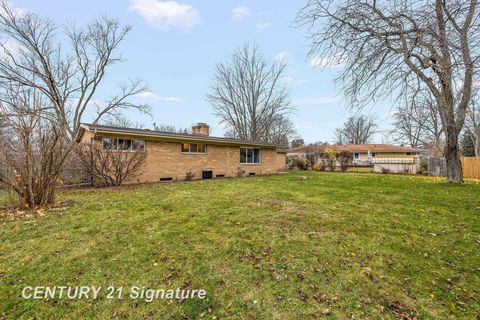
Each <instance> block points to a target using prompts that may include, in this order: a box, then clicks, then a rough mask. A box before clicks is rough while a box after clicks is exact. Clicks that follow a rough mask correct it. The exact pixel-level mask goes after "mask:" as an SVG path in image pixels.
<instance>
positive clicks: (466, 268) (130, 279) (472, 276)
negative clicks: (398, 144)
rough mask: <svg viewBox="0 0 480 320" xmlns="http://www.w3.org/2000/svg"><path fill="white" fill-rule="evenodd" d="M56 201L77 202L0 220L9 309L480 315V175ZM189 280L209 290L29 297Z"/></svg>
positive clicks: (347, 178)
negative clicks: (173, 296) (458, 180)
mask: <svg viewBox="0 0 480 320" xmlns="http://www.w3.org/2000/svg"><path fill="white" fill-rule="evenodd" d="M305 177H306V178H305ZM59 198H60V199H62V200H67V201H69V202H68V203H69V205H68V207H65V208H57V209H55V210H51V211H48V212H46V215H43V214H40V215H39V214H32V213H29V214H27V215H26V216H23V217H21V218H16V219H11V218H9V217H3V218H2V219H1V220H0V224H1V225H0V318H3V317H5V318H11V319H19V318H23V319H30V318H35V319H60V318H69V319H81V318H84V319H88V318H105V319H107V318H112V317H115V318H117V319H179V318H180V319H181V318H183V319H187V318H188V319H213V318H214V317H216V318H217V319H318V318H319V317H326V318H332V319H346V318H350V317H353V318H355V319H397V318H398V317H401V316H402V315H403V316H410V317H413V316H416V317H417V318H418V319H449V318H450V319H475V317H477V316H478V315H480V304H479V301H480V185H479V184H475V183H467V184H465V185H450V184H446V183H444V182H443V179H432V178H424V177H409V176H396V175H374V174H364V173H363V174H355V173H347V174H341V173H325V172H321V173H320V172H308V173H304V172H300V173H290V174H282V175H278V176H271V177H255V178H244V179H225V180H214V181H198V182H191V183H167V184H158V185H148V186H139V187H133V188H128V189H85V190H70V191H64V192H62V193H61V194H60V195H59ZM182 284H186V285H189V287H190V288H196V289H199V288H203V289H205V290H206V291H207V298H206V299H205V300H198V299H195V300H185V301H183V302H181V303H179V302H178V301H168V300H155V301H154V302H151V303H147V302H144V301H134V300H130V299H124V300H106V299H105V295H103V296H102V295H101V296H100V299H97V300H78V301H69V300H61V299H57V300H54V301H45V300H39V301H33V300H24V299H22V298H21V297H20V294H21V290H22V288H23V287H24V286H26V285H30V286H47V285H49V286H53V285H95V286H103V287H107V286H110V285H114V286H117V287H118V286H124V287H129V286H132V285H138V286H146V287H149V288H165V289H168V288H176V287H178V286H181V285H182ZM326 309H330V310H331V313H330V315H324V314H323V312H324V311H326Z"/></svg>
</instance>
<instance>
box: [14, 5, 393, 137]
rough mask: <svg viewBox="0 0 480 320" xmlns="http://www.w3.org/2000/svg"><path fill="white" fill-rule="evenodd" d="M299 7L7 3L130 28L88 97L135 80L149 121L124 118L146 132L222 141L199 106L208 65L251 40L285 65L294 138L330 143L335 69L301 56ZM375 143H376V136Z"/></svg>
mask: <svg viewBox="0 0 480 320" xmlns="http://www.w3.org/2000/svg"><path fill="white" fill-rule="evenodd" d="M304 1H305V0H289V1H281V2H280V1H274V0H262V1H253V0H251V1H240V0H238V1H230V0H223V1H205V0H204V1H196V0H182V1H178V2H177V1H173V0H172V1H159V0H96V1H92V0H83V1H54V0H42V1H33V0H15V1H11V2H10V4H11V5H12V6H13V7H16V8H19V9H21V10H25V11H30V12H34V13H37V14H39V15H41V16H44V17H50V18H52V19H54V20H55V21H57V22H58V23H64V24H76V25H84V24H86V23H88V22H90V21H92V19H94V18H96V17H99V16H101V15H102V14H107V15H108V16H111V17H115V18H118V19H119V21H120V23H122V24H124V25H130V26H132V31H131V32H130V33H129V35H128V37H127V39H126V40H125V41H124V43H123V44H122V46H121V47H120V51H121V55H122V57H123V58H124V59H125V61H124V62H122V63H121V64H117V65H115V66H113V68H111V69H110V72H109V73H108V76H107V78H106V79H105V83H104V84H103V86H102V88H101V89H100V90H99V92H98V94H97V96H96V97H95V99H96V100H99V101H101V100H102V99H105V98H106V97H108V96H110V95H112V94H114V92H115V86H116V85H117V84H118V83H121V82H125V81H128V80H129V79H133V80H136V79H140V80H142V81H143V82H144V83H145V84H146V85H147V86H148V92H147V93H145V94H142V95H141V96H139V97H137V98H138V101H141V102H143V103H148V104H150V105H151V107H152V113H153V115H152V117H149V116H146V115H141V114H139V113H138V112H128V113H127V116H128V118H129V119H130V120H131V121H134V122H138V123H142V124H144V126H145V127H146V128H152V127H153V123H157V124H159V123H162V124H167V125H173V126H176V127H181V128H187V127H190V126H191V125H192V124H194V123H197V122H205V123H208V124H209V125H210V126H211V134H212V135H216V136H222V135H223V132H224V130H223V128H222V126H221V124H220V121H219V119H218V118H216V117H215V116H214V115H213V114H212V107H211V106H210V105H209V103H208V102H207V100H206V95H207V94H208V92H209V84H210V81H211V79H212V77H213V72H214V67H215V65H216V64H217V63H220V62H224V61H225V60H226V59H227V58H228V57H229V56H230V55H231V54H232V53H233V52H234V51H235V50H236V49H237V48H238V47H240V46H241V45H242V44H244V43H245V42H247V41H250V42H251V41H255V42H256V43H257V44H258V46H259V47H260V49H261V50H262V52H263V54H264V56H265V57H266V59H270V60H272V61H273V59H275V58H278V57H283V58H285V59H287V61H288V68H287V72H286V74H285V77H284V78H283V80H282V81H283V82H284V84H285V85H286V86H287V88H288V89H289V92H290V98H291V101H292V105H293V106H294V107H295V109H296V110H295V112H294V114H293V115H292V116H291V118H292V121H293V122H294V124H295V127H296V129H297V132H298V135H299V136H300V137H302V138H303V139H304V140H305V141H306V142H316V141H328V142H333V139H334V133H333V132H334V130H335V128H337V127H340V126H341V125H342V124H343V122H344V121H345V120H346V119H347V118H348V117H349V115H350V114H351V111H349V108H348V106H347V105H345V102H344V101H343V99H342V92H341V91H340V88H339V87H338V86H336V85H335V83H334V79H335V76H336V75H337V74H338V72H340V71H341V68H342V67H341V66H333V67H329V68H327V69H324V68H320V67H319V66H318V65H321V64H323V62H324V61H325V59H327V58H328V57H315V56H313V57H312V56H311V57H309V56H307V53H308V51H309V43H308V41H307V40H306V32H307V30H306V29H305V28H297V27H295V26H294V23H293V20H294V19H295V16H296V14H297V12H298V11H299V10H300V8H301V7H302V5H303V4H304ZM364 113H370V114H372V115H373V116H375V117H376V119H377V122H378V125H379V127H380V129H381V130H386V129H387V128H388V126H389V123H390V122H391V118H390V117H391V116H390V115H391V108H390V107H389V105H388V103H382V104H379V105H376V106H374V107H372V108H369V109H368V110H366V111H364ZM84 121H91V119H88V118H86V119H84ZM375 140H376V141H375V142H382V135H381V134H378V135H377V136H376V138H375Z"/></svg>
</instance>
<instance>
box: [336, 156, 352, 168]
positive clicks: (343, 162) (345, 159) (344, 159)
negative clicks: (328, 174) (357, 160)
mask: <svg viewBox="0 0 480 320" xmlns="http://www.w3.org/2000/svg"><path fill="white" fill-rule="evenodd" d="M337 161H338V164H339V165H340V170H341V171H342V172H346V171H347V169H348V167H349V166H350V165H351V164H352V162H353V154H352V153H351V152H350V151H341V152H339V153H337Z"/></svg>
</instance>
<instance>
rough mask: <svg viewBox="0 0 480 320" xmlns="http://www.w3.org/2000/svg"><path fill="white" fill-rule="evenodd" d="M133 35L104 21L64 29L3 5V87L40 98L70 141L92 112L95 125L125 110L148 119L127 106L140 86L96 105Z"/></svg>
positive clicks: (128, 86)
mask: <svg viewBox="0 0 480 320" xmlns="http://www.w3.org/2000/svg"><path fill="white" fill-rule="evenodd" d="M130 29H131V28H130V27H129V26H126V27H122V26H120V25H119V23H118V21H117V20H115V19H110V18H107V17H105V16H104V17H102V18H100V19H97V20H95V21H93V22H92V23H91V24H89V25H87V26H86V27H84V28H77V27H74V26H73V27H72V26H67V27H60V26H58V25H57V24H55V23H54V22H53V21H52V20H50V19H44V18H41V17H39V16H37V15H35V14H33V13H28V12H18V10H14V9H12V8H10V7H9V6H8V4H7V3H6V2H2V4H1V5H0V33H1V34H2V36H3V39H4V40H5V42H3V43H0V50H1V51H2V55H1V57H0V81H6V82H11V83H16V84H18V85H22V86H24V87H30V88H35V89H36V90H38V91H39V92H41V93H42V94H43V95H44V96H45V97H46V98H47V99H48V102H49V106H50V107H51V108H52V110H53V111H54V115H55V117H56V119H57V121H58V122H59V123H63V124H62V127H64V128H66V131H67V134H68V135H69V136H70V138H73V137H75V136H76V134H77V133H78V130H79V127H80V123H81V122H82V119H83V118H84V116H85V114H86V113H87V109H89V108H92V111H94V112H95V113H96V115H95V119H94V122H95V123H97V122H98V121H100V120H101V119H102V117H105V116H113V117H115V116H118V115H119V114H120V111H121V110H122V109H125V108H135V109H137V110H139V111H140V112H144V113H148V112H150V108H149V106H147V105H144V104H134V103H132V102H129V101H128V99H129V98H131V97H133V96H135V95H137V94H138V93H141V92H143V91H144V90H145V89H146V88H145V87H144V86H143V85H142V83H141V82H140V81H130V82H127V83H122V84H120V88H119V89H120V90H119V93H118V94H114V95H113V96H111V97H110V99H108V100H107V101H105V102H104V103H101V102H99V101H97V100H94V96H95V95H96V93H97V91H98V89H99V87H100V85H101V84H102V83H103V80H104V78H105V74H106V73H107V72H108V70H109V68H110V67H111V66H112V65H114V64H116V63H118V62H120V61H121V60H122V59H121V57H120V55H118V54H117V51H118V48H119V45H120V44H121V43H122V41H123V40H124V39H125V37H126V35H127V34H128V32H129V31H130ZM63 43H69V44H70V48H65V47H64V46H63V45H62V44H63Z"/></svg>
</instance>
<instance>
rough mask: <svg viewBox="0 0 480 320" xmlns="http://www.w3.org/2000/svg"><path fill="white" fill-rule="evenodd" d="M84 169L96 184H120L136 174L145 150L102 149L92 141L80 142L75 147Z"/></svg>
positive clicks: (145, 154)
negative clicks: (87, 142)
mask: <svg viewBox="0 0 480 320" xmlns="http://www.w3.org/2000/svg"><path fill="white" fill-rule="evenodd" d="M75 151H76V153H77V155H78V156H79V159H80V161H81V164H82V166H83V168H84V170H85V171H87V172H88V174H90V175H91V176H92V177H93V180H94V182H95V183H97V184H101V185H104V186H120V185H121V184H123V183H124V182H126V181H131V180H133V179H134V178H135V177H137V176H138V174H139V171H140V168H141V166H142V164H143V163H144V162H145V159H146V156H147V153H146V151H140V150H137V151H119V150H110V149H108V150H103V149H102V147H101V146H99V145H96V144H94V143H91V144H80V145H77V146H76V148H75Z"/></svg>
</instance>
